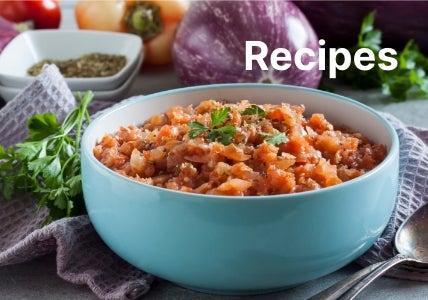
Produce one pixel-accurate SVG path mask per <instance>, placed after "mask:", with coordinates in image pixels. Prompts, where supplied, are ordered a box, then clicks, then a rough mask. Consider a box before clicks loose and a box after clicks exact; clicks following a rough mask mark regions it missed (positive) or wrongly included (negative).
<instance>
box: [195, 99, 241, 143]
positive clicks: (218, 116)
mask: <svg viewBox="0 0 428 300" xmlns="http://www.w3.org/2000/svg"><path fill="white" fill-rule="evenodd" d="M229 113H230V107H224V108H222V109H214V110H213V111H212V112H211V126H210V127H207V126H205V125H203V124H201V123H199V122H197V121H193V122H190V123H189V127H190V130H189V137H190V138H191V139H194V138H196V137H198V136H200V135H202V134H204V133H205V138H206V139H207V140H208V141H209V142H216V141H218V142H220V143H222V144H223V145H229V144H230V143H231V142H232V140H233V137H234V136H235V133H236V128H235V126H233V125H230V124H227V125H224V126H220V125H223V124H224V123H226V121H227V117H228V116H229Z"/></svg>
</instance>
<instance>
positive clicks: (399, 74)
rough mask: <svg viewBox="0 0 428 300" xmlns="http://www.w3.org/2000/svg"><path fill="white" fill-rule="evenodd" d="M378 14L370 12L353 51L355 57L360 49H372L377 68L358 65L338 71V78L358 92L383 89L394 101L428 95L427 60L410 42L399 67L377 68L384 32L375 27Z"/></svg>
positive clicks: (399, 52)
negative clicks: (365, 68)
mask: <svg viewBox="0 0 428 300" xmlns="http://www.w3.org/2000/svg"><path fill="white" fill-rule="evenodd" d="M374 21H375V12H374V11H373V12H370V13H369V14H368V15H367V16H366V17H365V18H364V19H363V21H362V24H361V29H360V33H359V35H358V41H357V44H356V45H355V46H354V47H352V48H351V49H350V53H351V54H352V55H354V54H355V52H356V51H357V50H358V49H361V48H369V49H371V50H372V51H373V53H374V54H375V67H374V68H373V69H371V70H369V71H361V70H359V69H358V68H357V67H356V66H355V65H353V64H352V65H351V67H350V68H349V69H348V70H347V71H343V72H339V73H338V78H340V79H342V80H344V81H345V82H347V83H350V84H352V85H353V86H354V87H356V88H359V89H368V88H382V93H383V94H384V95H387V96H390V98H391V99H392V100H394V101H404V100H406V99H408V98H409V97H426V96H428V76H427V72H428V58H427V57H426V56H425V55H424V54H423V53H422V52H421V51H420V50H419V47H418V45H416V44H415V43H414V42H413V40H410V41H409V42H408V43H407V44H406V45H405V47H404V48H403V50H402V51H398V54H397V56H396V57H395V58H396V59H397V60H398V67H397V68H396V69H394V70H392V71H385V70H382V69H381V68H379V67H378V65H379V63H381V60H380V58H379V51H380V49H381V41H382V32H381V31H380V30H379V29H376V28H375V27H374Z"/></svg>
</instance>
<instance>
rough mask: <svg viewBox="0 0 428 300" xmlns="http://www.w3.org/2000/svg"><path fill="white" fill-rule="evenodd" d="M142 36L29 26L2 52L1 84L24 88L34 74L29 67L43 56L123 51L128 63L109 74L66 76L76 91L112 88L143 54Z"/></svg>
mask: <svg viewBox="0 0 428 300" xmlns="http://www.w3.org/2000/svg"><path fill="white" fill-rule="evenodd" d="M142 49H143V48H142V40H141V38H140V37H139V36H137V35H134V34H129V33H118V32H108V31H95V30H30V31H26V32H23V33H21V34H19V35H18V36H17V37H15V38H14V39H13V40H12V41H11V42H10V43H9V44H8V45H7V46H6V47H5V48H4V50H3V51H2V52H1V54H0V84H1V85H3V86H8V87H14V88H23V87H25V86H26V85H28V84H29V83H30V82H31V81H32V80H33V79H34V76H30V75H28V74H27V71H28V69H29V68H30V67H31V66H32V65H34V64H35V63H38V62H40V61H42V60H44V59H55V60H66V59H72V58H78V57H80V56H82V55H85V54H90V53H104V54H116V55H124V56H125V57H126V64H125V66H124V67H123V68H122V69H121V70H120V71H119V72H118V73H116V74H115V75H113V76H106V77H91V78H88V77H87V78H78V77H68V78H65V79H66V81H67V84H68V86H69V88H70V89H71V90H73V91H81V90H93V91H100V90H113V89H115V88H117V87H119V86H120V85H121V84H123V82H124V81H125V80H126V79H128V77H129V76H130V74H131V73H132V71H133V70H134V69H135V68H136V67H138V68H139V67H140V66H139V65H138V61H139V58H140V57H141V56H143V53H142Z"/></svg>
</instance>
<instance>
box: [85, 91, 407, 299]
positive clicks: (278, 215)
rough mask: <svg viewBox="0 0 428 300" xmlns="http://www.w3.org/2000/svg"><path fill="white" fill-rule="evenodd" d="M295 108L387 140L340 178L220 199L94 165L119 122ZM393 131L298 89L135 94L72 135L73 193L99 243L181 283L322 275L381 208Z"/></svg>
mask: <svg viewBox="0 0 428 300" xmlns="http://www.w3.org/2000/svg"><path fill="white" fill-rule="evenodd" d="M208 98H211V99H217V100H218V99H228V100H241V99H248V100H250V101H251V102H254V103H263V102H268V103H277V102H281V101H282V102H289V103H295V104H304V105H305V106H306V111H307V112H309V113H311V112H322V113H324V114H325V115H326V118H327V119H328V120H330V121H331V122H333V123H334V124H337V125H339V124H340V125H346V126H348V127H350V128H352V129H354V130H357V131H359V132H361V133H363V134H364V135H366V136H368V137H369V138H370V139H372V140H373V141H374V142H376V143H382V144H385V145H386V146H387V149H388V155H387V157H386V158H385V160H384V161H383V162H382V163H381V164H380V165H379V166H377V167H376V168H375V169H373V170H372V171H370V172H368V173H366V174H365V175H363V176H361V177H359V178H356V179H353V180H351V181H348V182H345V183H342V184H339V185H336V186H333V187H328V188H324V189H320V190H316V191H309V192H303V193H296V194H288V195H277V196H263V197H244V198H242V197H223V196H209V195H199V194H190V193H184V192H177V191H172V190H167V189H162V188H158V187H154V186H150V185H146V184H143V183H139V182H136V181H133V180H131V179H128V178H125V177H123V176H121V175H118V174H117V173H115V172H113V171H111V170H109V169H108V168H106V167H105V166H103V165H102V164H101V163H100V162H98V161H97V160H96V159H95V157H94V156H93V154H92V150H93V147H94V146H95V143H96V142H97V141H98V140H99V139H100V138H101V137H102V136H103V135H104V134H105V133H107V132H114V131H116V130H117V129H118V128H119V126H121V125H130V124H140V123H142V121H144V120H146V119H148V118H149V117H151V116H152V115H153V114H155V113H160V112H164V111H165V110H166V109H167V108H168V107H170V106H172V105H174V104H179V105H188V104H191V103H194V104H197V103H199V102H200V101H201V100H203V99H208ZM398 148H399V146H398V138H397V135H396V133H395V131H394V129H393V128H392V127H391V125H390V124H389V123H388V122H387V121H386V120H385V119H384V118H383V117H382V116H380V115H379V114H377V113H376V112H375V111H374V110H372V109H370V108H369V107H367V106H365V105H363V104H361V103H359V102H356V101H353V100H351V99H348V98H345V97H341V96H338V95H335V94H331V93H327V92H322V91H319V90H312V89H307V88H301V87H293V86H283V85H267V84H230V85H228V84H225V85H210V86H200V87H191V88H183V89H177V90H171V91H165V92H161V93H157V94H152V95H148V96H140V97H135V98H132V99H130V100H129V101H127V102H125V103H122V104H119V105H118V106H115V107H113V108H112V109H109V110H108V111H106V112H105V113H103V114H102V115H101V116H99V117H98V118H96V120H94V121H93V122H92V123H91V124H90V125H89V127H88V128H87V129H86V131H85V133H84V137H83V140H82V176H83V191H84V196H85V201H86V206H87V210H88V213H89V217H90V219H91V221H92V223H93V225H94V226H95V229H96V231H97V232H98V234H99V235H100V236H101V238H102V239H103V240H104V241H105V243H106V244H107V245H108V246H109V247H110V248H111V249H112V250H113V251H114V252H116V253H117V254H118V255H119V256H121V257H122V258H123V259H125V260H127V261H128V262H129V263H131V264H133V265H135V266H136V267H138V268H141V269H143V270H145V271H147V272H149V273H151V274H154V275H156V276H158V277H161V278H164V279H167V280H170V281H172V282H175V283H176V284H179V285H182V286H185V287H189V288H191V289H195V290H200V291H208V292H214V293H222V294H254V293H263V292H267V291H273V290H278V289H284V288H288V287H291V286H295V285H298V284H301V283H303V282H306V281H309V280H312V279H315V278H317V277H321V276H323V275H325V274H328V273H330V272H333V271H335V270H337V269H339V268H341V267H343V266H344V265H346V264H348V263H349V262H351V261H353V260H354V259H355V258H357V257H358V256H360V255H361V254H363V253H364V252H365V251H366V250H367V249H368V248H369V247H370V246H371V245H372V244H373V243H374V242H375V241H376V239H377V238H378V237H379V235H380V234H381V233H382V231H383V230H384V228H385V226H386V224H387V223H388V220H389V218H390V216H391V213H392V210H393V207H394V203H395V198H396V192H397V185H398V152H399V151H398Z"/></svg>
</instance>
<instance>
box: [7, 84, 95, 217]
mask: <svg viewBox="0 0 428 300" xmlns="http://www.w3.org/2000/svg"><path fill="white" fill-rule="evenodd" d="M77 97H78V100H79V101H80V104H79V105H78V106H77V107H75V108H74V109H73V110H71V111H70V112H69V114H68V115H67V116H66V117H65V119H64V121H63V123H62V124H61V125H58V124H57V119H56V117H55V116H54V115H53V114H50V113H46V114H37V115H34V116H32V117H31V118H30V119H29V120H28V121H27V126H28V129H29V138H28V139H27V140H25V141H23V142H21V143H17V144H15V145H14V146H12V147H10V148H9V149H7V150H6V149H5V148H4V147H3V146H0V186H1V189H2V191H1V192H2V194H3V196H4V198H5V199H11V198H12V196H13V194H14V192H17V191H27V192H32V193H33V194H34V195H35V196H36V197H37V198H38V208H39V209H40V208H41V207H43V206H46V207H47V208H48V209H49V216H48V218H47V219H46V221H45V223H44V224H47V223H49V222H50V221H53V220H56V219H59V218H62V217H68V216H72V215H79V214H82V213H84V211H83V210H82V209H84V203H83V195H82V186H81V171H80V156H79V154H78V153H79V145H80V136H81V130H82V126H83V123H84V121H87V122H89V121H90V118H89V112H88V110H87V106H88V104H89V103H90V101H91V99H92V98H93V93H92V92H90V91H89V92H87V93H86V94H85V95H84V96H82V95H80V94H78V95H77ZM78 208H81V210H79V209H78Z"/></svg>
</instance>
